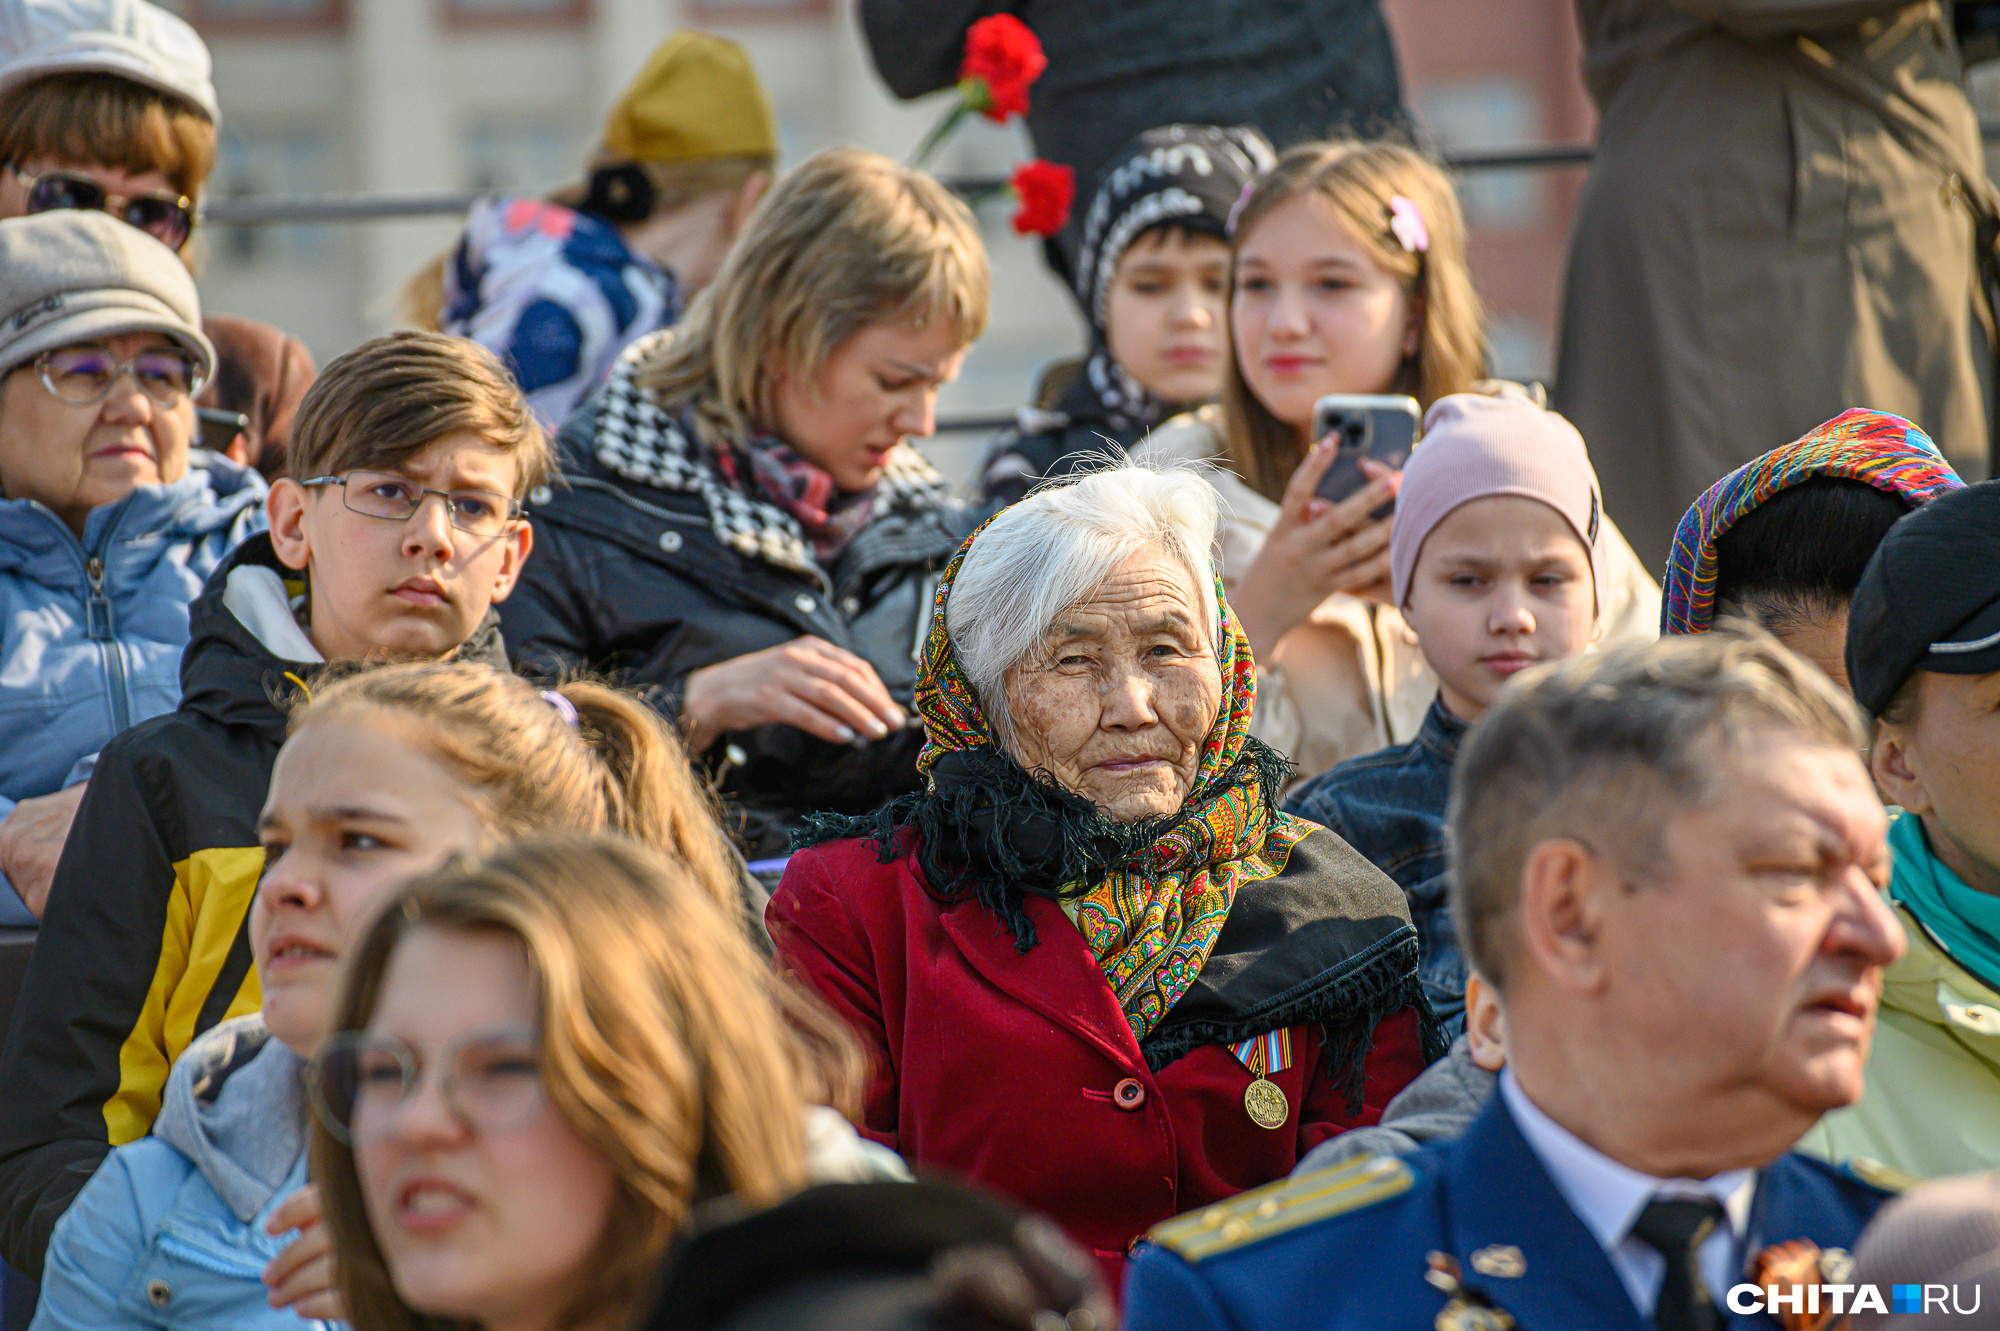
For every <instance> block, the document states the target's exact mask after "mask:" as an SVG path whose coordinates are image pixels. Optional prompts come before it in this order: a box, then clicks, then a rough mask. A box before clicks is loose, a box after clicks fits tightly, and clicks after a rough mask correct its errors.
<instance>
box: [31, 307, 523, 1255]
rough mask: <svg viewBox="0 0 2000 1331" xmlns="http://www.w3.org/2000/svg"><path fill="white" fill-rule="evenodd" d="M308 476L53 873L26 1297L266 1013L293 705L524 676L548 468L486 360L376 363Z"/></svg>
mask: <svg viewBox="0 0 2000 1331" xmlns="http://www.w3.org/2000/svg"><path fill="white" fill-rule="evenodd" d="M0 428H4V416H0ZM293 463H294V466H295V468H296V473H295V474H296V475H297V476H298V477H299V478H300V479H297V480H293V479H281V480H279V481H277V482H276V483H274V484H273V486H272V488H271V494H270V498H269V500H268V502H267V510H268V513H269V517H270V532H269V534H268V535H259V536H255V537H252V538H251V539H249V540H247V541H245V542H244V543H243V545H242V546H241V547H239V549H238V550H237V552H236V553H235V554H234V555H232V556H231V557H230V558H229V559H228V560H227V561H226V562H225V563H224V564H223V565H222V566H221V567H220V568H219V569H218V570H217V571H216V573H215V575H214V576H213V577H211V578H210V579H209V582H208V586H207V588H206V589H205V590H204V591H203V593H202V595H201V598H200V599H199V600H198V601H196V602H195V605H194V608H193V614H192V619H193V628H192V640H191V642H190V644H189V646H188V649H187V653H186V655H185V656H184V657H183V659H182V662H181V682H182V687H183V691H184V692H183V699H182V702H181V706H180V709H179V710H178V711H176V712H174V713H172V714H171V715H167V716H162V717H159V718H156V719H155V720H153V721H149V722H147V723H145V724H143V725H140V726H136V727H134V728H133V729H132V730H130V731H127V732H126V733H125V734H124V735H122V736H120V737H119V738H118V739H116V740H114V741H112V742H111V743H110V744H108V745H106V746H105V748H104V751H103V753H102V754H101V755H100V756H99V759H98V763H97V770H96V773H95V775H94V776H93V777H92V779H91V786H90V793H89V794H88V795H87V796H86V797H85V799H84V803H83V806H82V808H81V809H80V810H79V811H78V814H77V820H76V825H75V827H74V829H73V830H72V832H71V834H70V838H69V842H68V845H67V847H66V848H65V850H64V852H63V858H62V862H61V864H60V865H59V867H58V868H57V870H56V878H55V883H54V886H53V888H52V889H51V891H50V893H49V903H48V909H47V913H46V914H45V916H44V918H43V925H42V935H41V940H40V942H39V943H38V944H37V947H36V952H35V956H34V959H33V961H32V962H31V963H30V967H29V971H28V976H27V982H26V985H25V987H24V989H23V991H22V995H21V999H20V1003H19V1007H20V1011H19V1012H18V1013H17V1014H16V1020H15V1022H14V1026H13V1031H12V1034H11V1037H10V1038H9V1040H8V1044H7V1047H6V1052H5V1055H4V1057H0V1085H4V1086H5V1087H6V1088H7V1090H6V1093H5V1094H4V1095H0V1256H4V1257H5V1258H6V1260H7V1261H8V1263H9V1264H11V1265H12V1266H13V1267H14V1268H15V1269H16V1270H19V1271H22V1272H24V1273H27V1274H29V1275H34V1274H36V1273H37V1272H39V1270H40V1269H41V1264H42V1257H43V1253H44V1250H45V1249H46V1247H47V1245H48V1239H49V1233H50V1231H51V1229H52V1228H53V1227H54V1225H55V1222H56V1220H57V1219H58V1218H60V1216H61V1215H62V1212H63V1210H64V1209H65V1208H66V1207H67V1206H68V1204H69V1202H70V1200H71V1199H72V1198H74V1197H75V1195H76V1193H77V1191H78V1190H79V1189H81V1188H82V1186H83V1184H84V1183H85V1182H87V1181H88V1179H89V1177H90V1175H91V1172H92V1171H93V1170H94V1169H95V1168H96V1167H97V1165H98V1163H99V1162H100V1161H101V1160H103V1158H104V1157H105V1155H106V1154H107V1153H108V1152H109V1151H110V1149H111V1148H112V1147H113V1146H117V1145H122V1144H123V1143H125V1142H128V1141H131V1140H133V1139H135V1138H137V1137H140V1136H143V1135H144V1134H145V1133H146V1131H147V1130H148V1128H150V1127H151V1125H152V1122H153V1117H154V1115H155V1114H157V1113H158V1111H159V1106H160V1094H161V1089H162V1087H163V1085H164V1083H165V1080H166V1074H167V1069H168V1067H169V1066H170V1065H171V1064H172V1062H173V1060H174V1058H175V1057H176V1056H177V1055H178V1054H179V1053H180V1052H181V1050H183V1049H185V1048H186V1047H187V1045H188V1043H189V1042H190V1041H191V1040H192V1039H193V1038H194V1037H195V1036H196V1035H199V1034H200V1033H201V1032H202V1031H205V1030H207V1029H208V1028H210V1027H211V1026H213V1025H215V1024H216V1023H217V1022H218V1021H221V1020H223V1019H224V1018H226V1017H233V1016H237V1015H240V1014H242V1013H245V1012H252V1011H255V1010H256V1009H257V1006H258V1003H259V1000H260V997H261V991H260V989H259V986H258V982H257V976H256V973H255V970H254V968H253V965H252V961H251V955H250V944H249V938H248V935H247V933H246V932H245V930H246V917H247V912H248V910H249V906H250V901H251V898H252V896H253V895H254V892H255V889H256V885H257V879H258V876H259V874H260V873H261V872H262V868H263V854H262V852H261V850H260V849H259V848H258V847H259V842H258V836H257V825H256V824H257V814H258V810H259V808H260V807H261V804H262V801H263V798H264V792H265V788H266V787H267V785H268V784H269V781H270V776H271V768H272V764H273V763H274V762H275V761H276V758H277V753H278V748H279V745H280V744H281V743H282V742H283V740H284V736H285V724H286V722H285V716H286V705H287V702H288V701H289V699H290V698H292V697H295V696H297V694H298V693H299V691H300V690H302V689H304V688H306V687H307V686H308V683H309V681H310V680H311V678H312V677H313V674H314V673H315V672H317V671H320V670H322V669H324V668H325V666H326V663H328V662H376V661H388V660H428V659H440V658H445V657H456V658H458V659H462V660H479V661H486V662H490V663H491V664H493V665H494V666H496V667H499V668H502V669H504V668H505V667H506V658H505V655H504V653H503V651H502V649H501V644H500V635H499V630H498V627H497V617H496V616H495V615H494V614H493V612H492V607H493V605H494V603H495V602H497V601H501V600H504V599H505V598H506V596H507V594H508V593H509V592H510V591H511V590H512V589H513V587H514V584H515V581H516V580H517V578H518V577H519V575H520V571H521V565H522V563H523V561H525V560H526V559H527V557H528V553H529V550H530V548H531V546H532V544H533V536H532V532H531V531H530V528H529V525H528V522H527V520H526V517H525V515H524V513H523V511H522V508H521V500H522V498H523V497H524V496H525V495H527V494H528V493H529V491H530V490H532V489H534V488H535V487H537V486H540V485H542V484H544V483H545V482H546V481H547V479H548V476H549V469H550V456H549V450H548V444H547V441H546V439H545V438H544V436H543V434H542V431H541V427H540V426H539V425H538V424H537V422H536V420H535V417H534V414H533V413H532V411H531V410H530V409H529V407H528V404H527V402H526V400H525V399H523V397H522V396H521V393H520V390H519V389H518V388H516V387H515V385H514V383H513V381H512V380H511V379H510V378H509V377H508V375H507V373H506V371H505V370H504V369H503V368H501V366H500V364H499V363H498V362H497V361H496V360H494V358H493V357H492V356H491V354H490V353H488V352H486V351H484V350H483V349H481V348H480V347H479V346H477V345H476V344H475V343H472V342H469V341H467V340H465V339H463V338H454V337H445V336H442V335H440V334H435V333H414V332H406V333H395V334H391V335H389V336H387V337H380V338H376V339H374V340H373V341H371V342H367V343H364V344H362V345H361V346H360V347H358V348H356V349H355V350H354V351H351V352H349V353H348V354H346V355H345V356H342V357H340V358H339V359H338V360H335V361H334V362H333V363H332V364H330V365H329V366H328V367H327V369H326V373H325V374H324V375H322V376H321V377H320V379H319V381H318V382H317V383H316V384H315V385H314V386H313V388H312V390H311V392H309V393H308V394H307V395H306V399H305V401H304V402H303V403H302V404H301V406H300V409H299V417H298V422H297V425H296V427H295V430H294V434H293Z"/></svg>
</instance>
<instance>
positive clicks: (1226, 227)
mask: <svg viewBox="0 0 2000 1331" xmlns="http://www.w3.org/2000/svg"><path fill="white" fill-rule="evenodd" d="M1256 188H1257V182H1256V181H1255V180H1247V181H1245V182H1244V183H1243V192H1242V193H1241V194H1239V195H1237V196H1236V202H1235V203H1232V204H1230V205H1229V220H1228V221H1226V222H1224V223H1223V224H1222V231H1223V234H1224V235H1229V236H1233V235H1235V234H1236V224H1237V223H1238V222H1239V221H1241V220H1242V219H1243V205H1244V204H1246V203H1248V202H1250V192H1251V191H1252V190H1254V189H1256Z"/></svg>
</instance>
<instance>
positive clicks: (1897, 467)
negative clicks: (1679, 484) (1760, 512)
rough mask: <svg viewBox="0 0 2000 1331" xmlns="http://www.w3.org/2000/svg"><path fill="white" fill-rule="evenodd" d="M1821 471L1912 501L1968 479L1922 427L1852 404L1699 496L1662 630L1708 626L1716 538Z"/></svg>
mask: <svg viewBox="0 0 2000 1331" xmlns="http://www.w3.org/2000/svg"><path fill="white" fill-rule="evenodd" d="M1815 476H1832V477H1838V478H1841V479H1844V480H1850V481H1861V482H1863V483H1864V484H1867V485H1872V486H1874V487H1875V488H1876V489H1877V490H1881V491H1884V492H1886V493H1888V494H1892V495H1897V496H1900V497H1901V498H1903V499H1906V500H1908V501H1909V503H1910V505H1911V507H1913V508H1914V507H1915V506H1917V505H1919V504H1922V503H1926V502H1928V501H1929V500H1931V499H1935V498H1936V497H1937V496H1938V495H1940V494H1943V493H1944V492H1945V491H1947V490H1959V489H1963V488H1964V486H1965V482H1964V481H1962V480H1960V479H1959V478H1958V473H1957V472H1954V471H1953V470H1952V469H1951V466H1950V464H1949V463H1947V462H1946V461H1945V460H1944V458H1943V457H1942V456H1940V455H1939V453H1938V450H1937V445H1936V444H1933V443H1932V442H1931V441H1930V437H1929V436H1928V435H1926V434H1925V433H1924V432H1923V431H1922V430H1920V429H1918V428H1917V427H1916V426H1914V425H1912V424H1911V423H1910V422H1908V421H1906V420H1904V419H1903V418H1902V417H1901V416H1891V415H1890V414H1889V413H1888V412H1886V411H1869V410H1867V409H1865V408H1862V407H1852V408H1849V409H1848V410H1846V411H1843V412H1842V413H1840V415H1838V416H1836V417H1834V418H1833V419H1832V420H1830V421H1828V422H1827V423H1826V424H1824V425H1822V426H1820V427H1819V428H1818V429H1816V430H1813V431H1811V432H1810V433H1809V434H1807V435H1806V436H1805V437H1804V438H1802V439H1797V440H1794V441H1793V442H1791V443H1789V444H1786V445H1785V446H1784V447H1782V448H1774V449H1772V450H1771V451H1770V452H1768V453H1766V454H1764V455H1763V456H1762V457H1760V458H1757V459H1755V460H1753V461H1750V462H1747V463H1745V464H1744V465H1743V466H1741V467H1738V468H1737V469H1736V470H1735V471H1732V472H1730V473H1729V474H1728V475H1727V476H1724V477H1723V478H1722V479H1721V480H1719V481H1717V482H1716V483H1715V484H1714V485H1711V486H1709V487H1708V492H1707V493H1706V494H1704V495H1702V497H1701V498H1699V499H1697V500H1695V501H1694V507H1692V508H1690V509H1689V510H1688V511H1687V516H1685V517H1683V518H1682V519H1681V525H1680V527H1679V529H1678V530H1677V531H1675V532H1674V549H1673V554H1672V555H1671V556H1669V558H1668V560H1667V586H1666V602H1665V605H1664V606H1663V607H1662V612H1661V616H1660V631H1661V632H1662V633H1705V632H1707V631H1708V628H1709V625H1710V624H1711V623H1712V622H1713V621H1714V619H1715V574H1716V555H1715V542H1716V540H1717V538H1719V537H1720V536H1721V535H1722V534H1723V533H1724V532H1726V531H1728V530H1729V529H1730V528H1731V527H1732V526H1734V525H1735V524H1736V523H1737V522H1739V521H1741V520H1742V518H1743V516H1744V515H1745V514H1747V513H1749V512H1751V511H1752V510H1753V509H1756V508H1758V507H1761V506H1762V505H1764V504H1766V503H1768V502H1770V500H1771V497H1772V496H1774V495H1776V494H1779V493H1781V492H1783V491H1785V490H1789V489H1791V488H1792V487H1793V486H1795V485H1797V484H1799V483H1800V482H1801V481H1806V480H1810V479H1811V478H1813V477H1815Z"/></svg>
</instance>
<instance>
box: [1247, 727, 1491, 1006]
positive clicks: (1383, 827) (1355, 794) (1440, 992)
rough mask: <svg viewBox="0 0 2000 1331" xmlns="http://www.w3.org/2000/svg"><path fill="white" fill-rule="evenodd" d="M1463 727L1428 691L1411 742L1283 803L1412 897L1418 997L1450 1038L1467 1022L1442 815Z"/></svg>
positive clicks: (1318, 780) (1354, 761)
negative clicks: (1419, 981)
mask: <svg viewBox="0 0 2000 1331" xmlns="http://www.w3.org/2000/svg"><path fill="white" fill-rule="evenodd" d="M1465 731H1466V723H1465V722H1463V721H1461V720H1459V719H1458V718H1457V717H1456V716H1453V715H1452V714H1451V713H1450V712H1449V711H1448V710H1446V708H1445V705H1444V700H1443V699H1442V698H1435V699H1432V701H1431V710H1430V712H1429V714H1427V715H1426V716H1425V717H1424V724H1423V726H1422V728H1421V729H1419V730H1418V731H1417V736H1416V738H1415V739H1413V740H1411V741H1410V742H1409V743H1408V744H1396V745H1392V746H1391V747H1389V748H1386V749H1382V750H1380V751H1378V752H1376V753H1370V754H1366V755H1364V756H1363V757H1360V758H1350V759H1348V760H1347V761H1346V762H1344V763H1342V764H1340V765H1339V766H1338V767H1335V768H1333V769H1332V770H1331V771H1326V772H1322V773H1320V774H1319V775H1318V776H1316V777H1314V778H1313V779H1312V780H1310V781H1308V782H1306V783H1305V784H1304V785H1302V786H1300V787H1299V788H1298V789H1297V790H1296V791H1294V792H1293V793H1292V797H1291V798H1290V799H1289V800H1287V801H1286V802H1285V812H1286V813H1291V814H1297V815H1298V816H1299V817H1301V818H1307V819H1310V820H1311V821H1313V822H1315V823H1319V824H1321V825H1322V826H1324V827H1328V828H1331V829H1332V830H1333V831H1334V832H1335V833H1336V834H1337V835H1338V836H1339V837H1340V838H1341V839H1342V840H1343V841H1345V842H1347V844H1348V845H1350V846H1352V847H1354V848H1355V849H1356V850H1358V851H1360V852H1361V853H1362V855H1363V856H1365V857H1366V858H1367V859H1369V860H1370V861H1372V862H1373V863H1374V865H1375V867H1377V868H1378V869H1380V870H1381V871H1382V872H1383V873H1386V874H1388V875H1389V877H1391V878H1393V879H1395V880H1396V885H1397V886H1398V887H1400V888H1402V889H1403V891H1404V892H1405V893H1406V894H1407V895H1408V896H1409V898H1410V919H1411V920H1412V921H1414V922H1415V924H1416V926H1417V937H1418V939H1419V941H1420V942H1421V944H1422V947H1423V956H1422V959H1421V960H1420V961H1419V962H1418V974H1419V975H1420V976H1421V977H1422V979H1423V982H1424V996H1425V997H1426V998H1428V999H1430V1003H1431V1010H1432V1011H1434V1012H1436V1013H1437V1016H1438V1020H1439V1021H1442V1022H1443V1023H1445V1028H1446V1029H1447V1030H1448V1031H1450V1032H1451V1034H1452V1036H1453V1037H1454V1038H1456V1037H1457V1035H1458V1033H1459V1032H1460V1031H1462V1030H1463V1029H1464V1028H1465V954H1464V953H1463V952H1462V951H1460V949H1459V946H1458V930H1457V929H1456V928H1455V927H1454V926H1453V924H1452V922H1451V894H1450V892H1449V890H1448V881H1447V874H1446V869H1447V864H1446V858H1445V822H1444V813H1445V802H1446V800H1447V799H1448V798H1449V796H1450V794H1451V769H1452V764H1454V763H1456V762H1457V761H1458V744H1459V741H1460V740H1461V739H1462V738H1464V736H1465Z"/></svg>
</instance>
